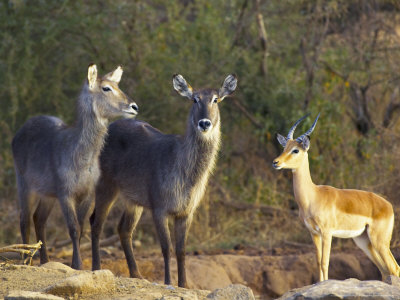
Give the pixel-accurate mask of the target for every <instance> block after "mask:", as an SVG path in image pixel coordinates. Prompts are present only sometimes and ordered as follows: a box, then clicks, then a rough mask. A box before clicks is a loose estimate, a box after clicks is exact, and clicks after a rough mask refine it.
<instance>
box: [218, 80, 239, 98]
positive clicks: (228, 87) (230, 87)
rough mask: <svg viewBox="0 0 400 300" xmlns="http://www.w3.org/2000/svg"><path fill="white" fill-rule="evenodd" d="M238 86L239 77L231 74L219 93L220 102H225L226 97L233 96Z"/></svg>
mask: <svg viewBox="0 0 400 300" xmlns="http://www.w3.org/2000/svg"><path fill="white" fill-rule="evenodd" d="M236 86H237V76H236V75H235V74H230V75H228V77H226V78H225V80H224V83H223V84H222V86H221V88H220V89H219V92H218V98H219V99H218V102H220V101H222V100H224V98H225V97H226V96H229V95H230V94H232V93H233V92H234V91H235V89H236Z"/></svg>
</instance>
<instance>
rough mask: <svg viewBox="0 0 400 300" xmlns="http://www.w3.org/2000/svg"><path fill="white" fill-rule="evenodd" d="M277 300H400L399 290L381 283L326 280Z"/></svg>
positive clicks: (352, 279)
mask: <svg viewBox="0 0 400 300" xmlns="http://www.w3.org/2000/svg"><path fill="white" fill-rule="evenodd" d="M278 299H279V300H303V299H312V300H333V299H335V300H336V299H337V300H340V299H343V300H359V299H365V300H368V299H371V300H372V299H374V300H377V299H379V300H395V299H400V288H399V287H397V286H394V285H389V284H387V283H384V282H382V281H376V280H370V281H360V280H357V279H354V278H351V279H347V280H344V281H340V280H326V281H322V282H318V283H316V284H313V285H309V286H305V287H302V288H299V289H295V290H292V291H289V292H287V293H286V294H284V295H283V296H282V297H281V298H278Z"/></svg>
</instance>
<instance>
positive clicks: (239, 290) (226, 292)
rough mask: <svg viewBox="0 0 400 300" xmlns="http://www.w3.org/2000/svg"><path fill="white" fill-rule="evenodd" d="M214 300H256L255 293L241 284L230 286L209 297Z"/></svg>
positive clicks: (217, 290)
mask: <svg viewBox="0 0 400 300" xmlns="http://www.w3.org/2000/svg"><path fill="white" fill-rule="evenodd" d="M207 299H212V300H254V295H253V291H252V290H251V289H250V288H249V287H247V286H244V285H241V284H230V285H228V286H227V287H225V288H222V289H216V290H214V291H213V292H212V293H210V294H208V295H207Z"/></svg>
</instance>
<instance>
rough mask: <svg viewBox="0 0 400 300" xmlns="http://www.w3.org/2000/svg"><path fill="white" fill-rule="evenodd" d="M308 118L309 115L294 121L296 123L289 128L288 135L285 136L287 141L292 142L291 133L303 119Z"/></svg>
mask: <svg viewBox="0 0 400 300" xmlns="http://www.w3.org/2000/svg"><path fill="white" fill-rule="evenodd" d="M308 116H309V114H306V115H305V116H304V117H301V118H300V119H298V120H297V121H296V123H294V125H293V126H292V128H290V130H289V133H288V135H287V139H288V140H293V133H294V131H295V130H296V127H297V125H299V124H300V122H301V121H303V120H304V119H305V118H307V117H308Z"/></svg>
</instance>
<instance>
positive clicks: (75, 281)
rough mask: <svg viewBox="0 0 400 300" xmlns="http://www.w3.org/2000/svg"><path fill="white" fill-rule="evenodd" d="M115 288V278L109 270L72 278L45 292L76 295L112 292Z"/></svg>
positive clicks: (48, 288) (86, 273)
mask: <svg viewBox="0 0 400 300" xmlns="http://www.w3.org/2000/svg"><path fill="white" fill-rule="evenodd" d="M114 288H115V277H114V275H113V273H111V271H109V270H99V271H94V272H85V273H82V274H78V275H74V276H70V277H68V278H66V279H64V280H62V281H60V282H58V283H56V284H55V285H53V286H50V287H47V288H46V289H45V290H44V291H45V292H46V293H49V294H53V295H63V296H65V295H74V294H78V295H79V294H90V293H93V294H94V293H103V292H110V291H112V290H114Z"/></svg>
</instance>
